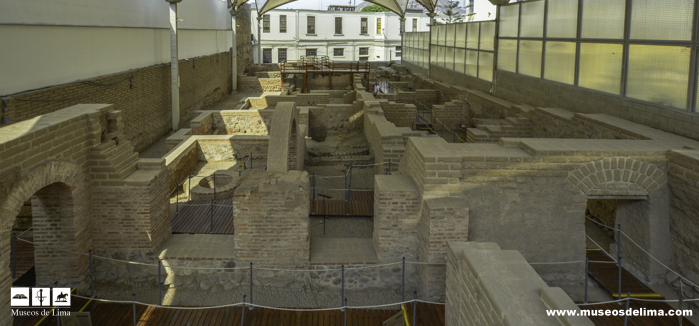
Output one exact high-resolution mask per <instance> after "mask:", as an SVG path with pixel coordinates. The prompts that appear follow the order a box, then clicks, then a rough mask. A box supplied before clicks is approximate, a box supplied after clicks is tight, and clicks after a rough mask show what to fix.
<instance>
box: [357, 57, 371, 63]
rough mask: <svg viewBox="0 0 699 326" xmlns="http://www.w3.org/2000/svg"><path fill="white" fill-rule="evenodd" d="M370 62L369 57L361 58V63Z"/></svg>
mask: <svg viewBox="0 0 699 326" xmlns="http://www.w3.org/2000/svg"><path fill="white" fill-rule="evenodd" d="M367 61H369V57H359V62H367Z"/></svg>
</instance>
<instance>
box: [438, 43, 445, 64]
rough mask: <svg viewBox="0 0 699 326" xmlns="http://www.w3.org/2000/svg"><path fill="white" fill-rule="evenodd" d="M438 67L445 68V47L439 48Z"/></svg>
mask: <svg viewBox="0 0 699 326" xmlns="http://www.w3.org/2000/svg"><path fill="white" fill-rule="evenodd" d="M437 65H438V66H440V67H444V47H441V46H440V47H438V48H437Z"/></svg>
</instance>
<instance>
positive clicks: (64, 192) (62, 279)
mask: <svg viewBox="0 0 699 326" xmlns="http://www.w3.org/2000/svg"><path fill="white" fill-rule="evenodd" d="M28 198H31V201H32V215H33V218H32V228H33V231H34V242H35V249H34V251H35V256H34V261H35V265H36V275H37V285H52V284H53V283H54V282H56V281H58V282H59V284H68V283H71V282H74V281H77V280H78V279H79V278H80V276H81V275H83V274H84V273H85V272H86V270H87V266H88V264H89V263H88V260H87V257H85V256H84V255H78V254H69V253H66V252H65V251H64V250H68V251H76V252H81V253H87V251H88V248H89V246H90V244H91V241H92V240H91V238H90V232H89V226H90V223H89V220H90V189H89V180H88V179H87V177H86V176H85V174H84V173H83V171H82V168H80V167H79V166H77V165H75V164H72V163H68V162H61V161H51V162H48V163H45V164H44V165H42V166H39V167H37V168H35V169H33V170H31V171H30V172H29V173H27V174H26V175H25V176H24V177H22V178H21V179H20V180H19V181H18V182H17V183H16V184H15V185H14V186H13V187H12V189H11V190H10V191H9V192H8V195H7V197H6V198H2V199H0V202H1V203H2V206H1V207H3V209H2V210H0V218H1V221H2V230H0V232H2V235H1V238H0V241H1V242H0V266H4V268H0V280H8V279H10V278H11V277H12V276H11V273H10V270H9V268H8V267H7V266H9V262H10V257H11V252H10V250H11V244H10V237H11V231H12V225H13V223H14V220H15V217H16V216H17V214H18V213H19V212H20V209H21V208H22V206H23V205H24V201H25V200H27V199H28ZM57 249H60V250H57ZM3 284H7V287H9V282H3ZM4 290H7V291H4ZM0 292H6V293H9V289H0ZM8 304H9V302H8Z"/></svg>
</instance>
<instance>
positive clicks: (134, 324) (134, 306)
mask: <svg viewBox="0 0 699 326" xmlns="http://www.w3.org/2000/svg"><path fill="white" fill-rule="evenodd" d="M132 302H133V326H136V293H134V294H133V301H132Z"/></svg>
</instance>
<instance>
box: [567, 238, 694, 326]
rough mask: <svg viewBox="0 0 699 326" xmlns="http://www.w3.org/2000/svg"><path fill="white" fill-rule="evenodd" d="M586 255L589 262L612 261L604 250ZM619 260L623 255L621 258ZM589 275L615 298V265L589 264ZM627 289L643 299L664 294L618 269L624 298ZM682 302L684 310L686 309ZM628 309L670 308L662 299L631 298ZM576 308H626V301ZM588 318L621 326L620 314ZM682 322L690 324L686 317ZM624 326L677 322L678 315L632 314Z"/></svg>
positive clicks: (665, 309) (604, 324)
mask: <svg viewBox="0 0 699 326" xmlns="http://www.w3.org/2000/svg"><path fill="white" fill-rule="evenodd" d="M587 257H588V258H589V260H590V261H614V260H612V259H611V258H610V257H609V256H607V255H606V254H605V253H604V252H602V251H601V250H599V249H588V250H587ZM622 259H623V257H622ZM589 275H590V276H591V277H592V278H593V279H594V280H595V281H597V282H598V283H599V284H600V285H602V287H604V289H605V290H606V291H607V292H608V293H609V294H611V295H612V296H614V297H616V295H617V294H616V293H617V292H618V287H619V266H617V265H616V264H607V263H589ZM628 290H631V298H643V299H652V300H664V299H665V297H663V296H661V295H660V294H658V293H656V292H655V291H653V290H652V289H651V288H649V287H648V286H647V285H645V284H643V282H641V281H640V280H639V279H637V278H636V277H635V276H633V275H632V274H631V273H629V272H628V271H627V270H626V269H624V268H622V270H621V291H622V298H624V297H626V292H627V291H628ZM686 307H687V306H686V305H685V309H686ZM629 308H633V309H641V308H644V309H646V310H663V311H665V312H667V311H668V310H674V308H672V307H671V306H670V305H668V304H667V303H664V302H647V301H633V300H632V301H631V302H630V303H629ZM580 309H590V310H599V309H611V310H619V309H626V302H624V303H623V304H621V305H619V304H617V303H607V304H601V305H592V306H580ZM590 320H592V322H593V323H594V324H595V325H599V326H608V325H624V317H620V316H592V317H590ZM682 323H683V325H686V326H689V325H691V326H693V325H694V324H692V323H691V322H690V321H689V320H687V319H686V318H684V319H683V321H682ZM628 325H649V326H650V325H679V318H678V317H665V316H663V317H657V316H656V317H651V316H632V317H629V319H628Z"/></svg>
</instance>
